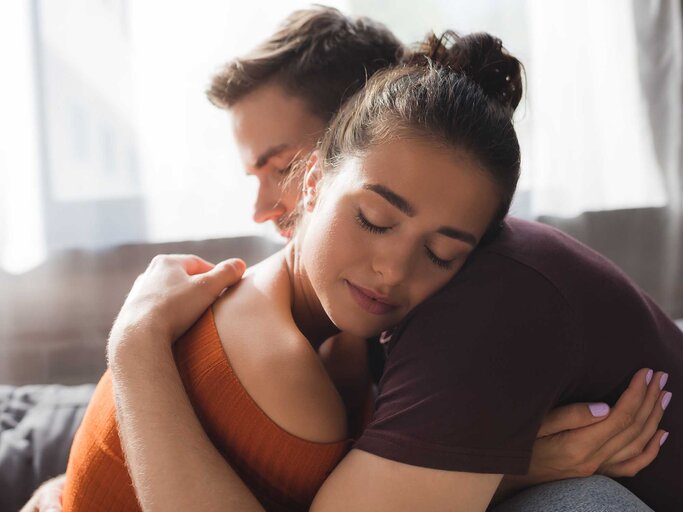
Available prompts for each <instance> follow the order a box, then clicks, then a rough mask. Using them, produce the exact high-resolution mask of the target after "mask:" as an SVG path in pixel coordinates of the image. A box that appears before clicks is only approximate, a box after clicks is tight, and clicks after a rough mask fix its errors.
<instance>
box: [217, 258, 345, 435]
mask: <svg viewBox="0 0 683 512" xmlns="http://www.w3.org/2000/svg"><path fill="white" fill-rule="evenodd" d="M276 256H277V255H276ZM276 256H275V257H273V258H272V259H271V258H269V259H268V260H265V261H264V262H262V263H261V264H259V265H257V266H256V267H254V268H253V270H252V271H251V272H250V273H249V275H247V276H246V277H245V278H244V279H243V281H242V282H241V283H240V284H239V286H237V287H234V288H233V289H231V290H228V292H227V293H225V294H224V295H223V296H222V297H221V298H220V299H219V300H218V301H217V302H216V303H215V304H214V305H213V312H214V319H215V324H216V329H217V331H218V336H219V338H220V340H221V344H222V346H223V349H224V351H225V353H226V355H227V357H228V359H229V361H230V365H231V367H232V369H233V371H234V372H235V374H236V375H237V377H238V379H239V380H240V383H241V384H242V386H243V387H244V389H245V390H246V391H247V393H248V394H249V395H250V396H251V398H252V399H253V400H254V402H256V404H257V405H258V406H259V407H260V408H261V409H262V410H263V411H264V413H265V414H266V415H267V416H268V417H270V419H271V420H273V421H274V422H275V423H277V424H278V425H279V426H280V427H281V428H282V429H284V430H286V431H287V432H289V433H290V434H293V435H295V436H297V437H300V438H302V439H306V440H309V441H315V442H333V441H339V440H341V439H344V438H345V437H346V412H345V410H344V406H343V403H342V401H341V398H340V396H339V394H338V393H337V391H336V388H335V386H334V384H333V383H332V381H331V380H330V378H329V377H328V375H327V373H326V372H325V369H324V367H323V365H322V363H321V361H320V358H319V357H318V356H317V353H316V352H315V350H314V349H313V347H312V346H311V344H310V343H309V342H308V340H307V339H306V338H305V337H304V336H303V335H302V334H301V332H300V331H299V330H298V328H297V327H296V324H295V323H294V321H293V319H292V318H291V305H290V300H289V283H288V281H287V276H286V272H285V275H282V272H281V270H280V269H279V268H278V267H279V263H278V261H277V258H276Z"/></svg>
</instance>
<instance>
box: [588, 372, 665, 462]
mask: <svg viewBox="0 0 683 512" xmlns="http://www.w3.org/2000/svg"><path fill="white" fill-rule="evenodd" d="M651 375H652V374H651V370H650V369H649V368H642V369H640V370H638V371H637V372H636V373H635V375H634V376H633V378H632V379H631V382H630V383H629V385H628V387H627V388H626V390H625V391H624V392H623V393H622V395H621V396H620V397H619V400H618V401H617V403H616V405H615V406H614V407H612V411H611V412H610V415H609V417H608V418H607V419H605V420H604V421H601V422H600V423H598V424H596V425H593V426H592V427H591V430H592V432H591V435H592V436H593V438H594V439H596V440H602V443H603V444H604V443H607V442H609V440H611V439H613V438H614V437H615V436H617V435H618V434H620V433H621V432H623V431H624V430H626V429H627V428H629V427H630V426H631V425H632V424H633V423H634V421H635V418H636V416H637V414H638V411H639V409H640V407H641V406H642V405H643V401H644V400H645V395H646V393H647V389H648V384H649V383H651V381H652V378H651ZM648 376H650V378H649V379H647V377H648ZM646 379H647V380H646ZM622 446H623V443H622ZM610 455H611V453H610ZM607 458H608V457H605V460H606V459H607Z"/></svg>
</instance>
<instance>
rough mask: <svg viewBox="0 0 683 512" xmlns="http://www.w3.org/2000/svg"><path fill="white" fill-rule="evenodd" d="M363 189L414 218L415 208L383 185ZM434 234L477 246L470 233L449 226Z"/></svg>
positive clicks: (368, 186) (372, 185)
mask: <svg viewBox="0 0 683 512" xmlns="http://www.w3.org/2000/svg"><path fill="white" fill-rule="evenodd" d="M363 188H364V189H365V190H370V191H372V192H374V193H376V194H379V195H380V196H382V197H383V198H384V199H386V200H387V201H388V202H389V203H390V204H391V205H392V206H394V207H396V208H398V209H399V210H400V211H402V212H403V213H405V214H406V215H407V216H408V217H414V216H415V208H413V207H412V205H411V204H410V203H409V202H408V201H406V199H405V198H403V197H401V196H399V195H398V194H397V193H396V192H394V191H393V190H391V189H389V188H387V187H385V186H384V185H378V184H375V183H367V184H365V185H363ZM436 232H437V233H440V234H442V235H444V236H447V237H449V238H454V239H456V240H461V241H462V242H465V243H468V244H470V245H472V246H475V247H476V245H477V237H476V236H474V235H473V234H472V233H469V232H467V231H463V230H462V229H456V228H452V227H449V226H441V227H440V228H439V229H437V230H436Z"/></svg>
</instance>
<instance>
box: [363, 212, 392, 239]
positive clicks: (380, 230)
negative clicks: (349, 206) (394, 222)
mask: <svg viewBox="0 0 683 512" xmlns="http://www.w3.org/2000/svg"><path fill="white" fill-rule="evenodd" d="M356 220H357V221H358V224H360V226H361V227H362V228H363V229H365V230H367V231H370V232H371V233H376V234H379V235H381V234H382V233H386V232H387V231H389V230H390V229H391V228H390V227H382V226H376V225H375V224H373V223H372V222H370V221H369V220H368V219H367V218H366V217H365V215H363V212H362V211H360V209H359V210H358V213H357V214H356Z"/></svg>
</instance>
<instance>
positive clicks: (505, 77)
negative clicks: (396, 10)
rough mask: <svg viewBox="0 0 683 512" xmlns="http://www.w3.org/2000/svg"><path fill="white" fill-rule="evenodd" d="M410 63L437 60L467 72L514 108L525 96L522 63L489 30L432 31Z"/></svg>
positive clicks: (486, 90) (502, 102)
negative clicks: (463, 31) (467, 31)
mask: <svg viewBox="0 0 683 512" xmlns="http://www.w3.org/2000/svg"><path fill="white" fill-rule="evenodd" d="M408 63H409V64H425V63H435V64H437V65H440V66H443V67H446V68H449V69H451V70H453V71H455V72H458V73H463V74H464V75H466V76H467V77H469V78H470V79H472V80H473V81H475V82H477V83H478V84H479V85H480V86H481V88H482V89H483V90H484V92H485V93H486V94H487V95H488V96H489V97H490V98H492V99H494V100H496V101H498V102H500V103H501V104H503V106H505V107H507V108H509V109H510V111H511V112H512V111H514V109H515V108H517V105H519V102H520V100H521V99H522V71H521V70H522V64H521V63H520V62H519V61H518V60H517V59H516V58H515V57H513V56H512V55H510V53H508V51H507V50H506V49H505V48H503V43H502V41H501V40H500V39H498V38H497V37H494V36H492V35H491V34H487V33H486V32H477V33H474V34H469V35H466V36H460V35H458V34H457V33H455V32H454V31H452V30H447V31H445V32H444V33H443V34H441V36H440V37H437V36H436V34H433V33H432V34H430V35H429V36H427V38H426V39H425V40H424V41H423V42H422V43H421V44H420V45H419V47H418V49H417V50H416V51H415V52H413V53H412V54H411V55H410V56H409V58H408Z"/></svg>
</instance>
